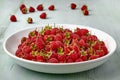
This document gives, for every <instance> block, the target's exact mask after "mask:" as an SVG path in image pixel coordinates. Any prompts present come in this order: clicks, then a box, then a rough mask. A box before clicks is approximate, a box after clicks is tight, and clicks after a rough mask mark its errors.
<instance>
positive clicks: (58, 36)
mask: <svg viewBox="0 0 120 80" xmlns="http://www.w3.org/2000/svg"><path fill="white" fill-rule="evenodd" d="M54 40H55V41H62V40H63V37H62V35H61V34H57V35H56V36H55V37H54Z"/></svg>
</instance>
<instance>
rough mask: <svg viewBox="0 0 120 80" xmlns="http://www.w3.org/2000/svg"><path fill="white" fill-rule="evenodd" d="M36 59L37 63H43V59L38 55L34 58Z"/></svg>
mask: <svg viewBox="0 0 120 80" xmlns="http://www.w3.org/2000/svg"><path fill="white" fill-rule="evenodd" d="M36 59H37V61H39V62H44V57H43V56H41V55H38V56H37V57H36Z"/></svg>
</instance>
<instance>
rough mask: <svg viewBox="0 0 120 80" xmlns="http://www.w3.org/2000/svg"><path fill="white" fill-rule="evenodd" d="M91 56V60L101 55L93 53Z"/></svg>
mask: <svg viewBox="0 0 120 80" xmlns="http://www.w3.org/2000/svg"><path fill="white" fill-rule="evenodd" d="M89 58H90V60H92V59H96V58H99V55H91V56H90V57H89Z"/></svg>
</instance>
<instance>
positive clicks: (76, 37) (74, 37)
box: [72, 33, 80, 39]
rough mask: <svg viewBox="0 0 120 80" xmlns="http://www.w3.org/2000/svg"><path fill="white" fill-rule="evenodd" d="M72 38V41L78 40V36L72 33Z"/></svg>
mask: <svg viewBox="0 0 120 80" xmlns="http://www.w3.org/2000/svg"><path fill="white" fill-rule="evenodd" d="M72 38H73V39H80V37H79V35H78V34H74V33H73V34H72Z"/></svg>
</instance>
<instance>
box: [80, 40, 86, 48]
mask: <svg viewBox="0 0 120 80" xmlns="http://www.w3.org/2000/svg"><path fill="white" fill-rule="evenodd" d="M79 45H80V46H82V47H84V46H85V45H86V43H85V41H84V40H83V39H81V40H80V41H79Z"/></svg>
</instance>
